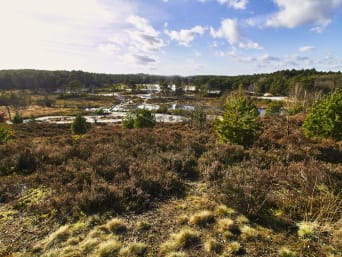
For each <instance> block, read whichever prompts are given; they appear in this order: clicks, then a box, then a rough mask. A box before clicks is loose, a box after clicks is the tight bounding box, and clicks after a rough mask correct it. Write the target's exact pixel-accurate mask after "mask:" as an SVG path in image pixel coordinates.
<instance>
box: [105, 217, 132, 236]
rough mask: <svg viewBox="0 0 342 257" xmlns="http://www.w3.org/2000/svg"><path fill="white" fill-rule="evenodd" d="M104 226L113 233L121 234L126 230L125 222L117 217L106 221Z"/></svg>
mask: <svg viewBox="0 0 342 257" xmlns="http://www.w3.org/2000/svg"><path fill="white" fill-rule="evenodd" d="M105 227H106V228H107V229H108V230H109V231H111V232H113V233H114V234H121V233H123V232H125V231H126V230H127V224H126V222H125V221H124V220H122V219H119V218H114V219H112V220H110V221H108V222H107V223H106V225H105Z"/></svg>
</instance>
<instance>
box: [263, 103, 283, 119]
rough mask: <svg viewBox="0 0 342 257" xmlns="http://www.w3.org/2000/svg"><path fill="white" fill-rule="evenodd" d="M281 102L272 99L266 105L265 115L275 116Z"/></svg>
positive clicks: (278, 112)
mask: <svg viewBox="0 0 342 257" xmlns="http://www.w3.org/2000/svg"><path fill="white" fill-rule="evenodd" d="M282 107H283V103H282V102H279V101H272V102H270V103H269V104H268V105H267V108H266V116H276V115H279V114H280V111H281V108H282Z"/></svg>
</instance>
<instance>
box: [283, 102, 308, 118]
mask: <svg viewBox="0 0 342 257" xmlns="http://www.w3.org/2000/svg"><path fill="white" fill-rule="evenodd" d="M302 111H304V107H303V104H301V103H296V104H294V105H293V106H291V107H290V108H289V109H288V110H287V113H288V114H289V115H296V114H298V113H300V112H302Z"/></svg>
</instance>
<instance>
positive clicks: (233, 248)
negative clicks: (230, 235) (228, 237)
mask: <svg viewBox="0 0 342 257" xmlns="http://www.w3.org/2000/svg"><path fill="white" fill-rule="evenodd" d="M240 248H241V245H240V243H239V242H237V241H233V242H231V243H230V244H228V246H227V248H226V249H225V251H224V254H225V255H228V256H229V254H235V253H237V252H239V250H240Z"/></svg>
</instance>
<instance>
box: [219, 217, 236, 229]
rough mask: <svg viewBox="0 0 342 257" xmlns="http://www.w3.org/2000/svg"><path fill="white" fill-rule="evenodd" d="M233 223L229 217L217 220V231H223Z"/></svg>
mask: <svg viewBox="0 0 342 257" xmlns="http://www.w3.org/2000/svg"><path fill="white" fill-rule="evenodd" d="M233 224H234V221H233V220H232V219H230V218H224V219H220V220H218V226H217V227H218V231H219V232H225V231H227V230H229V229H230V228H231V226H232V225H233Z"/></svg>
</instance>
